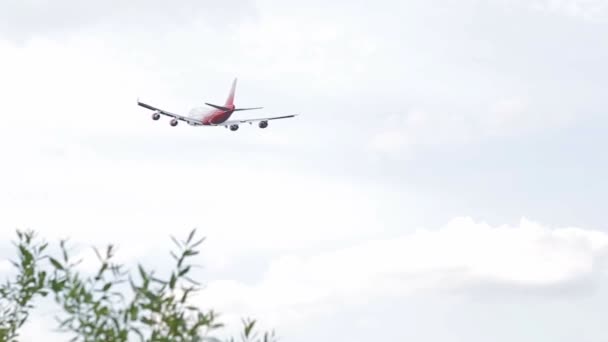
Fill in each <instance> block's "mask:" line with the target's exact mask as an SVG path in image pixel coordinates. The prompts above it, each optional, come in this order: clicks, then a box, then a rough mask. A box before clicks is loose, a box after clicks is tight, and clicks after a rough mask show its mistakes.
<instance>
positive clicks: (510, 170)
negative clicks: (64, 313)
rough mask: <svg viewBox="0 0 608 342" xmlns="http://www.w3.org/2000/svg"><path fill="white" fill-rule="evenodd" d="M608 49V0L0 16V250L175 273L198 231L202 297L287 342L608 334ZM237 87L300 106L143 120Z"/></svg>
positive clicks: (228, 0)
mask: <svg viewBox="0 0 608 342" xmlns="http://www.w3.org/2000/svg"><path fill="white" fill-rule="evenodd" d="M606 37H608V1H606V0H534V1H527V0H485V1H482V0H459V1H455V0H454V1H452V0H409V1H375V2H363V1H342V0H340V1H332V2H328V1H321V0H309V1H302V2H293V1H281V2H279V1H271V0H259V1H254V0H251V1H248V0H225V1H206V0H205V1H181V2H169V1H150V0H147V1H139V0H133V1H130V2H126V1H118V0H116V1H114V0H112V1H108V0H106V1H86V2H83V1H77V0H55V1H52V2H51V1H40V0H39V1H34V0H20V1H16V0H8V1H2V2H0V108H1V109H2V113H3V114H2V120H1V123H0V157H1V158H2V161H3V163H2V168H0V189H2V191H1V192H0V212H1V214H0V226H1V227H2V229H1V230H0V232H1V233H0V237H1V238H2V241H4V242H3V243H2V246H1V249H0V250H1V252H2V253H1V254H2V257H3V258H8V257H11V256H12V253H13V250H12V249H11V246H10V245H9V244H8V240H9V239H12V238H13V237H14V229H15V228H32V229H35V230H37V231H38V232H39V233H40V234H41V235H43V236H44V237H46V238H47V239H48V240H56V239H59V238H63V237H70V238H71V239H72V241H73V243H74V244H76V245H77V246H80V248H81V250H82V253H84V255H87V256H88V257H93V255H92V253H90V249H88V247H87V246H91V245H97V246H102V245H104V244H106V243H110V242H111V243H116V244H118V247H119V254H118V256H119V258H121V260H123V261H125V262H128V263H130V264H131V265H132V264H134V263H135V262H139V261H142V262H147V263H151V264H154V265H158V266H159V267H161V268H162V267H165V266H167V265H169V264H168V262H169V261H170V258H169V255H168V250H167V249H168V248H170V244H169V242H170V240H169V235H171V234H174V235H177V236H185V234H187V232H188V231H189V230H190V229H192V228H194V227H197V228H198V229H199V231H200V232H201V233H202V234H204V235H205V236H207V241H206V242H205V244H204V245H203V246H204V253H203V256H202V257H201V259H200V260H199V262H201V263H202V264H204V265H205V269H204V272H202V273H200V274H199V276H200V278H199V279H200V280H203V281H204V282H205V283H206V284H207V290H206V291H205V292H204V294H202V295H201V297H200V298H199V299H198V301H199V302H200V303H201V305H212V306H213V308H215V309H217V310H219V311H220V312H222V313H224V316H223V317H224V319H225V320H226V321H227V322H234V321H238V318H239V317H241V316H255V317H258V318H259V319H261V320H262V323H263V324H264V326H266V327H273V328H275V329H276V330H277V332H278V334H279V336H281V337H282V340H283V341H293V342H304V341H336V340H344V341H369V340H390V341H431V342H439V341H442V342H443V341H448V340H449V341H467V342H485V341H497V342H498V341H518V342H537V341H552V342H574V341H577V342H585V341H589V342H596V341H604V340H606V339H608V328H606V319H607V318H606V317H608V315H607V314H608V309H606V305H607V304H608V277H607V273H606V271H608V264H606V260H607V258H606V256H607V255H608V253H607V251H608V226H607V225H606V222H607V221H606V202H605V201H606V194H608V181H607V180H606V173H607V171H608V157H607V154H606V153H605V146H606V144H607V143H608V136H607V135H606V131H607V129H608V115H607V114H606V108H608V106H607V105H608V97H607V96H606V89H608V84H607V81H606V80H608V67H606V60H608V40H607V39H606ZM234 77H238V78H239V84H238V88H237V92H236V104H237V106H242V107H253V106H264V107H265V108H264V110H262V111H252V112H243V113H238V114H235V115H238V116H239V117H255V116H256V115H275V114H291V113H300V114H301V115H300V116H299V117H297V118H296V119H289V120H279V121H274V122H271V123H270V125H269V127H268V128H267V129H265V130H261V129H259V128H257V126H249V125H246V126H243V127H242V128H241V129H240V130H239V131H237V132H231V131H229V130H226V129H224V128H219V127H216V128H213V127H212V128H209V127H190V126H188V125H185V124H183V123H182V124H180V125H178V126H177V127H170V126H169V123H168V120H167V119H166V118H163V119H161V120H159V121H153V120H151V118H150V112H149V111H147V110H145V109H143V108H141V107H138V106H137V105H136V99H137V98H138V97H139V98H140V99H141V100H143V101H145V102H148V103H151V104H153V105H155V106H158V107H161V108H164V109H166V110H168V111H173V112H179V113H187V111H188V110H189V109H190V108H191V107H196V106H200V105H202V104H203V103H204V102H211V103H220V104H221V103H222V102H223V101H224V100H225V98H226V96H227V93H228V90H229V87H230V83H231V82H232V79H233V78H234ZM165 250H167V252H165ZM84 265H85V266H86V265H87V264H86V263H85V264H84ZM90 267H95V265H94V264H92V265H91V266H90ZM8 269H9V264H8V262H7V261H6V260H4V261H0V271H2V272H6V271H7V270H8ZM49 310H50V309H48V308H47V309H41V310H39V312H37V314H36V316H35V318H34V321H33V323H32V324H31V325H29V326H28V327H27V328H26V331H25V334H24V335H25V337H26V338H27V339H24V340H25V341H40V340H43V339H44V340H48V341H50V340H53V339H55V338H56V339H57V341H61V340H63V339H61V335H55V334H50V333H48V334H47V333H46V331H44V330H43V329H35V328H33V327H34V325H35V324H42V325H43V326H47V327H49V331H50V329H51V328H52V327H53V321H52V318H53V313H52V312H50V311H49Z"/></svg>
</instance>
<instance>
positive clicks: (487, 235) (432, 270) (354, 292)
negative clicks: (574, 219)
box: [201, 218, 608, 324]
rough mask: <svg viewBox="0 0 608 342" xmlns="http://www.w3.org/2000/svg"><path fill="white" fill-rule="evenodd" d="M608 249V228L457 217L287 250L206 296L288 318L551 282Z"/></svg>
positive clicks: (577, 272) (560, 282) (587, 271)
mask: <svg viewBox="0 0 608 342" xmlns="http://www.w3.org/2000/svg"><path fill="white" fill-rule="evenodd" d="M606 252H608V234H606V233H603V232H598V231H592V230H586V229H581V228H550V227H545V226H542V225H540V224H537V223H534V222H531V221H528V220H526V219H522V221H521V222H520V224H519V225H518V226H507V225H504V226H498V227H493V226H490V225H488V224H485V223H479V222H475V221H474V220H472V219H471V218H457V219H454V220H452V221H451V222H449V223H448V224H447V225H446V226H445V227H443V228H441V229H439V230H428V229H419V230H417V231H416V232H414V233H411V234H406V235H403V236H401V237H398V238H394V239H381V240H374V241H368V242H364V243H361V244H357V245H354V246H352V247H349V248H344V249H339V250H335V251H330V252H325V253H322V254H318V255H313V256H310V255H309V256H298V255H296V254H292V255H285V256H284V257H282V258H279V259H277V260H275V261H274V262H272V263H271V264H270V266H269V268H268V271H267V272H266V274H265V276H264V278H263V280H262V281H261V282H259V283H257V284H253V285H246V284H241V283H238V282H235V281H214V282H211V283H210V284H209V287H208V289H207V290H206V291H205V292H204V293H203V294H202V298H201V303H206V304H211V305H216V306H218V307H220V308H225V309H226V310H225V311H228V312H244V313H247V312H254V311H255V312H260V311H261V312H263V315H264V314H265V315H266V316H264V317H267V318H268V319H269V320H271V321H273V322H277V323H278V322H281V323H286V324H290V323H293V322H291V319H290V318H294V319H295V318H297V319H300V318H302V316H305V315H306V314H311V313H314V312H317V311H319V310H320V311H324V310H333V309H335V308H337V307H339V305H340V303H343V302H344V303H346V302H348V303H356V302H361V303H365V302H369V301H372V300H374V299H375V298H380V297H385V298H386V297H388V298H399V297H402V296H407V295H413V294H415V293H417V292H419V291H424V292H428V291H431V292H433V291H446V290H447V291H452V290H466V289H467V288H478V287H479V286H482V287H483V286H484V284H485V285H488V286H490V285H497V284H498V285H501V286H502V287H503V288H506V289H508V288H513V289H521V288H522V287H523V288H528V289H545V290H550V289H551V288H553V287H559V286H567V285H568V284H571V283H572V282H576V281H577V280H579V279H582V278H586V277H588V276H591V275H593V274H597V272H600V271H601V269H598V268H597V266H596V264H597V263H598V262H599V261H600V260H602V258H604V257H605V256H606V255H607V254H606ZM296 312H297V313H298V315H295V314H294V313H296ZM292 314H294V315H295V316H294V317H291V315H292Z"/></svg>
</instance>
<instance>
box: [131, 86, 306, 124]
mask: <svg viewBox="0 0 608 342" xmlns="http://www.w3.org/2000/svg"><path fill="white" fill-rule="evenodd" d="M236 82H237V79H236V78H235V79H234V81H233V82H232V88H231V89H230V93H229V94H228V98H227V99H226V102H225V103H224V105H223V106H219V105H215V104H212V103H205V104H206V105H207V106H209V107H212V109H207V108H205V107H197V108H193V109H192V110H190V112H189V114H188V115H180V114H175V113H171V112H168V111H166V110H162V109H160V108H156V107H153V106H151V105H149V104H146V103H143V102H141V101H139V98H138V99H137V104H138V105H139V106H141V107H144V108H147V109H150V110H152V111H153V113H152V120H158V119H160V116H161V114H162V115H166V116H169V117H171V118H172V119H171V121H170V122H169V123H170V125H171V126H172V127H175V126H177V124H178V122H179V121H185V122H186V123H187V124H189V125H191V126H224V127H226V128H230V130H231V131H236V130H238V129H239V124H243V123H249V124H250V125H251V124H253V123H254V122H258V126H259V127H260V128H266V127H268V121H270V120H278V119H287V118H293V117H295V116H297V115H298V114H292V115H284V116H275V117H268V118H257V119H239V120H228V119H229V118H230V116H231V115H232V114H233V113H234V112H238V111H245V110H254V109H262V108H263V107H255V108H236V107H235V105H234V93H235V90H236Z"/></svg>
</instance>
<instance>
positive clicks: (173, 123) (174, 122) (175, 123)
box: [169, 119, 177, 127]
mask: <svg viewBox="0 0 608 342" xmlns="http://www.w3.org/2000/svg"><path fill="white" fill-rule="evenodd" d="M169 124H170V125H171V126H172V127H175V126H177V119H173V120H171V122H169Z"/></svg>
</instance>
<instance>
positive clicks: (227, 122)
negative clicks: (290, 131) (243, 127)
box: [216, 114, 298, 126]
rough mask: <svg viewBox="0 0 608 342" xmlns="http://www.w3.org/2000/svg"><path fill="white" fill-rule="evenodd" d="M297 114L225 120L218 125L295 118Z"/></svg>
mask: <svg viewBox="0 0 608 342" xmlns="http://www.w3.org/2000/svg"><path fill="white" fill-rule="evenodd" d="M296 116H298V114H292V115H285V116H274V117H271V118H257V119H241V120H229V121H224V122H222V123H220V124H217V125H216V126H228V125H234V124H240V123H248V122H259V121H269V120H278V119H287V118H293V117H296Z"/></svg>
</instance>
